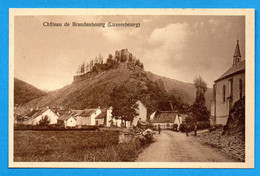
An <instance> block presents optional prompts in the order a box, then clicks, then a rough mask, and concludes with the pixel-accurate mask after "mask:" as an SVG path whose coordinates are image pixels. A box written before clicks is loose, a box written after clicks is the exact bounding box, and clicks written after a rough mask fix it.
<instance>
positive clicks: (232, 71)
mask: <svg viewBox="0 0 260 176" xmlns="http://www.w3.org/2000/svg"><path fill="white" fill-rule="evenodd" d="M241 72H245V60H243V61H241V62H239V63H237V64H235V65H233V66H232V67H231V68H230V69H229V70H227V71H226V72H225V73H224V74H223V75H222V76H220V77H219V78H218V79H217V80H215V82H218V81H220V80H222V79H225V78H228V77H230V76H232V75H234V74H236V73H241Z"/></svg>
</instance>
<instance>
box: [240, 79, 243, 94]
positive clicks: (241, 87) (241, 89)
mask: <svg viewBox="0 0 260 176" xmlns="http://www.w3.org/2000/svg"><path fill="white" fill-rule="evenodd" d="M242 91H243V83H242V79H239V98H242V96H243V93H242Z"/></svg>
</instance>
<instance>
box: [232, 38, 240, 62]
mask: <svg viewBox="0 0 260 176" xmlns="http://www.w3.org/2000/svg"><path fill="white" fill-rule="evenodd" d="M240 61H241V53H240V49H239V40H237V46H236V49H235V52H234V56H233V65H236V64H237V63H239V62H240Z"/></svg>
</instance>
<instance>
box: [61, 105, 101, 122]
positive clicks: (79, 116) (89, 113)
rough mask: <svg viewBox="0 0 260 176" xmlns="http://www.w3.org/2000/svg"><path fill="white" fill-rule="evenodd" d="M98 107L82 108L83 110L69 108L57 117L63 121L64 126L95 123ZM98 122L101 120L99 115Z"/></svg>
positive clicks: (98, 113)
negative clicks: (68, 110)
mask: <svg viewBox="0 0 260 176" xmlns="http://www.w3.org/2000/svg"><path fill="white" fill-rule="evenodd" d="M101 112H102V111H101V109H100V108H95V109H84V110H71V111H70V112H69V113H67V114H64V115H63V116H61V117H60V118H59V120H60V121H62V122H64V125H65V127H66V126H70V127H74V126H79V127H81V126H84V125H92V126H94V125H96V124H97V122H96V121H97V119H96V117H98V116H99V115H100V114H101ZM98 119H99V120H98V122H99V123H100V122H101V121H102V119H101V117H99V118H98Z"/></svg>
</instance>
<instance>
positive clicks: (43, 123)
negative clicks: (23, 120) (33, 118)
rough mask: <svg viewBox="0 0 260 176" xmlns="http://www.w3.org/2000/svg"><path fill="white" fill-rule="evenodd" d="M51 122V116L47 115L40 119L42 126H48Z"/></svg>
mask: <svg viewBox="0 0 260 176" xmlns="http://www.w3.org/2000/svg"><path fill="white" fill-rule="evenodd" d="M49 124H50V120H49V117H48V116H47V115H46V116H44V117H42V119H41V120H40V121H39V125H40V126H48V125H49Z"/></svg>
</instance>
